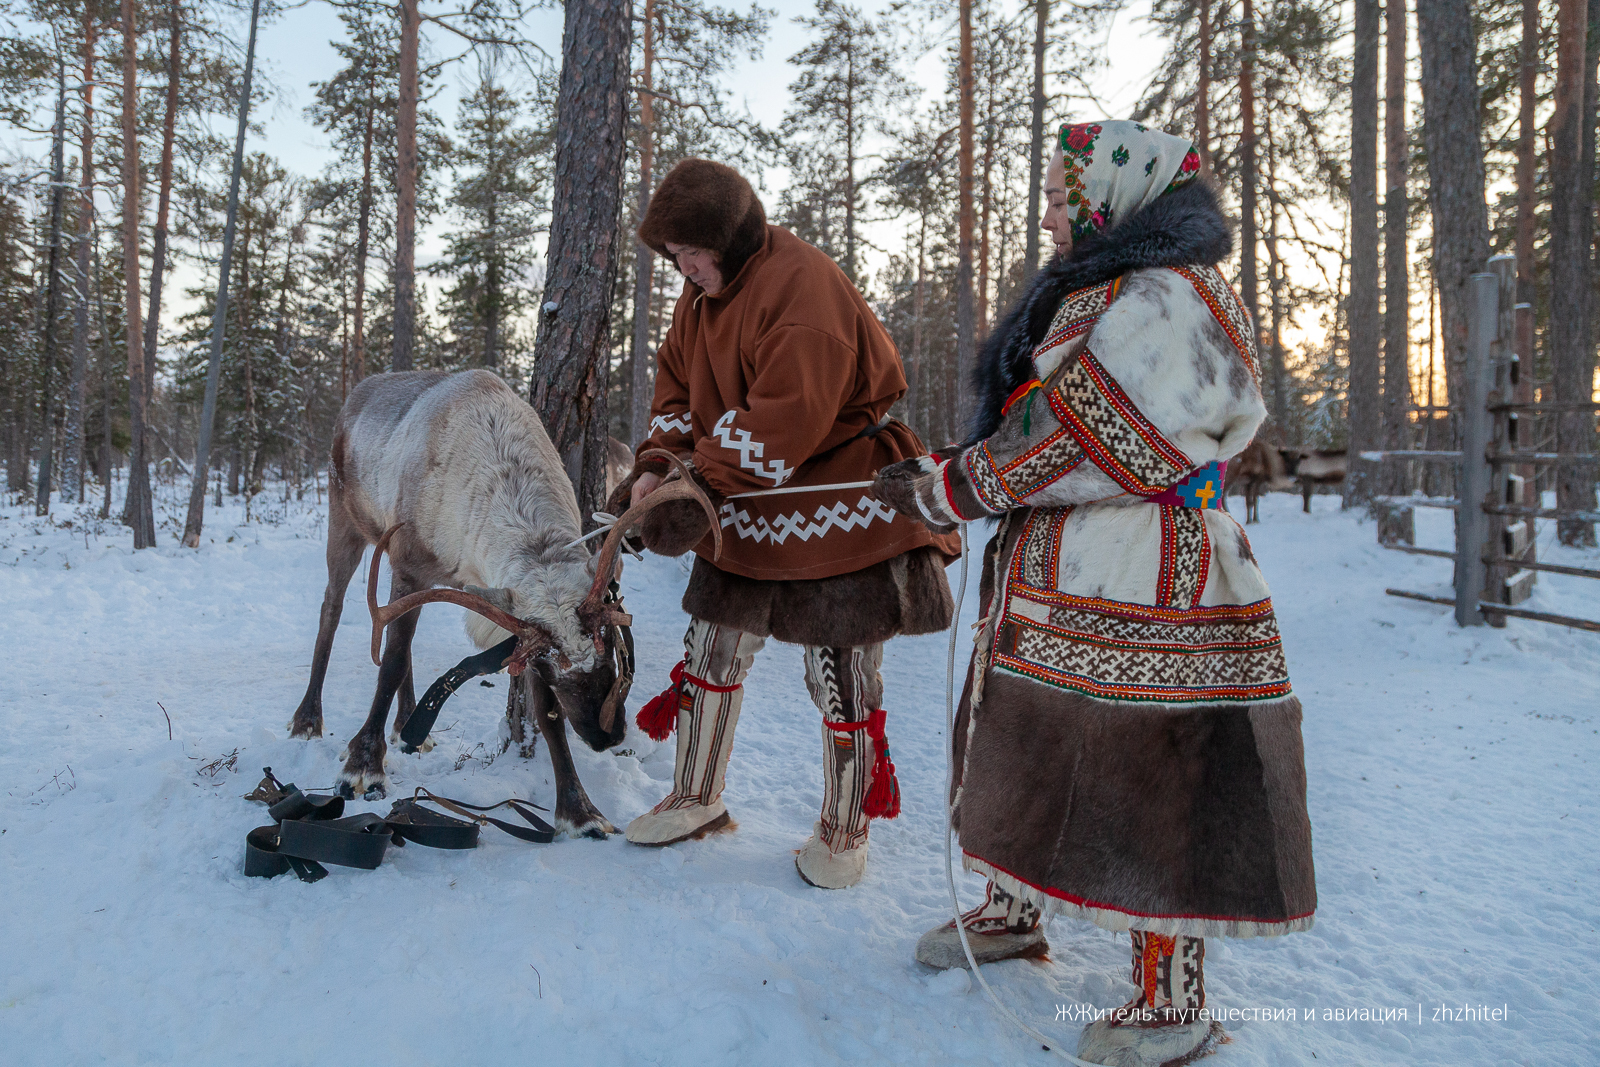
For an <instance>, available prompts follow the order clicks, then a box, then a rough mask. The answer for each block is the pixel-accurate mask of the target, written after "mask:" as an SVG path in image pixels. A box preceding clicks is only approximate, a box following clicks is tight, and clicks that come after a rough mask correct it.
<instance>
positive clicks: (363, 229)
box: [340, 71, 374, 403]
mask: <svg viewBox="0 0 1600 1067" xmlns="http://www.w3.org/2000/svg"><path fill="white" fill-rule="evenodd" d="M372 88H373V86H372V74H371V72H370V71H369V72H368V74H367V101H366V109H367V114H366V128H365V129H364V130H363V131H362V134H361V205H360V207H359V209H358V210H357V214H356V294H355V301H356V310H355V324H354V327H353V329H354V333H355V336H354V337H353V338H352V340H351V356H350V358H351V364H350V381H351V384H354V383H356V382H359V381H360V380H361V379H362V378H365V377H366V376H367V332H366V330H367V317H366V316H367V248H368V246H369V245H370V243H371V240H372V124H373V121H374V119H373V111H374V108H373V103H372ZM343 399H344V398H343V397H341V398H340V401H341V403H342V402H343Z"/></svg>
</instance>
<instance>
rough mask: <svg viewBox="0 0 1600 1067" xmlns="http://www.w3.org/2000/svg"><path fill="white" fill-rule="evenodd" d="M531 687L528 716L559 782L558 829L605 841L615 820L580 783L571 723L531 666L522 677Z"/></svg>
mask: <svg viewBox="0 0 1600 1067" xmlns="http://www.w3.org/2000/svg"><path fill="white" fill-rule="evenodd" d="M522 678H523V680H524V684H526V685H527V686H528V693H527V709H528V714H529V715H530V716H532V717H533V719H534V720H535V721H537V722H538V724H539V732H540V733H541V734H543V735H544V741H545V745H546V746H547V747H548V748H549V750H550V769H551V771H553V772H554V774H555V779H556V810H555V825H556V829H557V830H558V831H560V832H561V833H564V834H566V835H567V836H568V837H579V836H582V837H593V838H596V839H598V840H602V841H603V840H605V837H606V835H607V834H614V833H616V832H617V828H616V827H615V826H613V825H611V820H610V819H607V818H606V817H605V816H604V815H602V814H600V809H599V808H596V807H595V806H594V803H593V802H592V801H591V800H590V799H589V794H587V793H585V792H584V791H583V783H582V782H580V781H578V769H577V768H576V767H574V766H573V765H572V750H571V749H569V748H568V747H567V721H566V720H565V719H563V718H562V717H561V712H560V711H559V710H558V707H559V706H558V705H557V704H556V697H555V694H554V693H552V692H550V688H549V686H547V685H545V683H544V680H543V679H542V678H540V677H539V675H538V672H537V671H535V670H534V669H532V668H531V667H530V668H529V669H528V670H526V671H524V672H523V674H522Z"/></svg>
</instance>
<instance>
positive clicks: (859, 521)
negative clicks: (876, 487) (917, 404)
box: [639, 226, 937, 580]
mask: <svg viewBox="0 0 1600 1067" xmlns="http://www.w3.org/2000/svg"><path fill="white" fill-rule="evenodd" d="M656 358H657V362H658V369H657V373H656V392H655V401H654V403H653V404H652V405H651V410H650V414H651V420H650V429H651V434H650V436H649V438H647V439H646V440H645V441H644V443H643V444H641V445H640V446H639V447H640V451H643V450H644V449H647V448H664V449H667V450H669V451H672V452H676V453H679V454H686V453H692V455H693V458H694V465H695V467H696V469H697V470H698V471H699V472H700V473H701V474H702V475H704V477H705V478H706V480H707V481H708V482H710V483H711V486H712V488H713V489H715V490H716V491H717V493H718V494H720V495H721V496H723V497H725V498H727V499H726V502H725V503H724V504H723V506H722V509H721V514H720V521H721V524H722V536H723V543H722V556H721V558H720V559H717V560H716V566H717V567H718V568H719V569H721V570H725V571H729V572H732V573H734V574H738V575H743V576H745V577H748V578H759V579H767V580H774V579H784V580H787V579H809V578H828V577H832V576H835V575H840V574H848V573H850V572H853V571H857V570H861V569H862V568H864V567H868V566H871V565H872V564H874V563H878V562H881V561H883V560H886V559H889V558H891V557H894V556H897V555H900V554H901V553H904V552H907V551H910V550H912V549H916V548H921V547H923V546H925V545H929V544H933V543H935V541H936V540H937V539H936V538H935V537H934V536H933V535H932V534H931V533H929V531H928V529H927V528H926V527H925V526H923V525H922V524H921V523H920V522H913V521H911V520H909V519H907V518H906V517H904V516H902V515H899V514H897V513H896V512H895V511H894V509H893V508H891V507H889V506H888V505H887V504H884V503H883V502H882V501H880V500H878V499H877V498H876V497H874V496H873V495H872V492H871V490H870V488H869V486H870V483H871V481H872V478H873V476H874V475H875V474H876V473H877V471H878V468H880V467H883V466H885V465H887V464H890V463H895V462H897V461H899V460H902V459H908V458H911V457H913V456H919V455H922V454H923V453H924V452H925V451H926V449H925V448H924V447H923V446H922V442H921V441H919V440H918V439H917V436H916V434H915V433H913V432H912V431H911V429H910V428H909V427H907V426H905V425H903V424H901V423H899V422H896V421H893V420H889V421H888V422H887V423H886V424H884V420H885V419H886V417H887V415H888V411H889V407H890V405H892V404H893V403H894V402H895V401H896V400H898V399H899V398H900V397H901V395H902V394H904V393H905V390H906V379H905V373H904V371H903V369H902V367H901V364H900V356H899V353H898V352H897V351H896V350H895V347H894V342H892V341H891V340H890V339H889V335H888V333H887V332H886V331H885V330H884V328H883V326H882V324H881V323H879V322H878V320H877V318H876V316H874V315H873V314H872V310H871V309H870V308H869V307H867V304H866V301H865V300H863V299H862V298H861V294H860V293H859V292H858V291H857V290H856V287H855V286H854V285H853V284H851V282H850V279H849V278H847V277H846V276H845V274H844V272H843V271H842V270H840V269H839V267H838V265H837V264H835V263H834V262H833V260H831V259H829V258H828V257H827V255H825V254H824V253H823V252H821V251H819V250H818V249H816V248H814V247H812V246H811V245H809V244H807V243H806V242H804V241H802V240H800V239H799V238H798V237H796V236H794V235H793V234H792V233H790V232H789V231H787V230H784V229H782V228H780V227H777V226H768V227H767V239H766V243H765V244H764V245H763V247H762V248H761V250H760V251H759V252H757V253H756V254H755V255H754V256H752V257H751V258H750V260H749V261H748V262H747V263H746V264H745V265H744V267H743V269H741V270H740V272H739V274H738V275H737V276H736V277H735V278H734V279H733V280H732V281H730V282H729V283H728V285H727V286H726V287H725V288H724V289H723V290H722V291H721V292H719V293H717V294H716V295H715V296H710V295H707V294H706V293H705V291H704V290H702V289H701V288H700V287H699V286H697V285H695V284H694V283H692V282H686V283H685V285H684V291H683V295H682V296H681V297H680V298H679V300H678V306H677V309H676V310H675V311H674V312H673V318H672V326H671V328H670V329H669V330H668V331H667V337H666V340H665V341H664V342H663V343H662V345H661V347H660V349H659V350H658V352H657V353H656ZM880 424H883V425H881V428H878V429H876V432H874V429H875V428H877V427H880ZM695 551H696V552H697V553H698V554H699V555H700V556H701V557H703V558H704V559H705V560H707V561H710V560H711V558H712V541H711V537H710V535H709V534H708V535H707V536H706V539H705V540H704V541H702V542H701V544H700V545H699V546H698V547H697V548H696V549H695Z"/></svg>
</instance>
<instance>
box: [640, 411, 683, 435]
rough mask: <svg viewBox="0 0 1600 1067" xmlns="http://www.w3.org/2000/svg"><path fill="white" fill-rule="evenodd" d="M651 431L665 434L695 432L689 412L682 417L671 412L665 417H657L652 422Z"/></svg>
mask: <svg viewBox="0 0 1600 1067" xmlns="http://www.w3.org/2000/svg"><path fill="white" fill-rule="evenodd" d="M650 429H652V430H661V431H663V432H664V431H667V430H678V431H680V432H682V433H692V432H694V427H693V426H692V425H690V423H689V413H688V412H687V411H685V412H684V413H683V414H681V415H674V414H672V413H670V412H669V413H667V414H665V415H657V416H656V417H655V418H653V419H651V420H650Z"/></svg>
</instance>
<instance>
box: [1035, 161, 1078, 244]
mask: <svg viewBox="0 0 1600 1067" xmlns="http://www.w3.org/2000/svg"><path fill="white" fill-rule="evenodd" d="M1044 203H1045V207H1044V217H1043V218H1041V219H1040V220H1039V225H1040V226H1042V227H1043V228H1044V229H1047V230H1049V231H1050V235H1051V236H1052V237H1053V238H1054V239H1055V242H1056V254H1057V255H1061V256H1064V255H1066V254H1067V253H1068V252H1070V251H1071V250H1072V224H1071V223H1070V222H1069V221H1068V212H1067V165H1066V163H1064V162H1063V161H1062V159H1061V149H1060V148H1057V149H1056V150H1055V152H1054V153H1053V154H1052V155H1051V156H1050V166H1049V167H1047V168H1045V172H1044Z"/></svg>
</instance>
